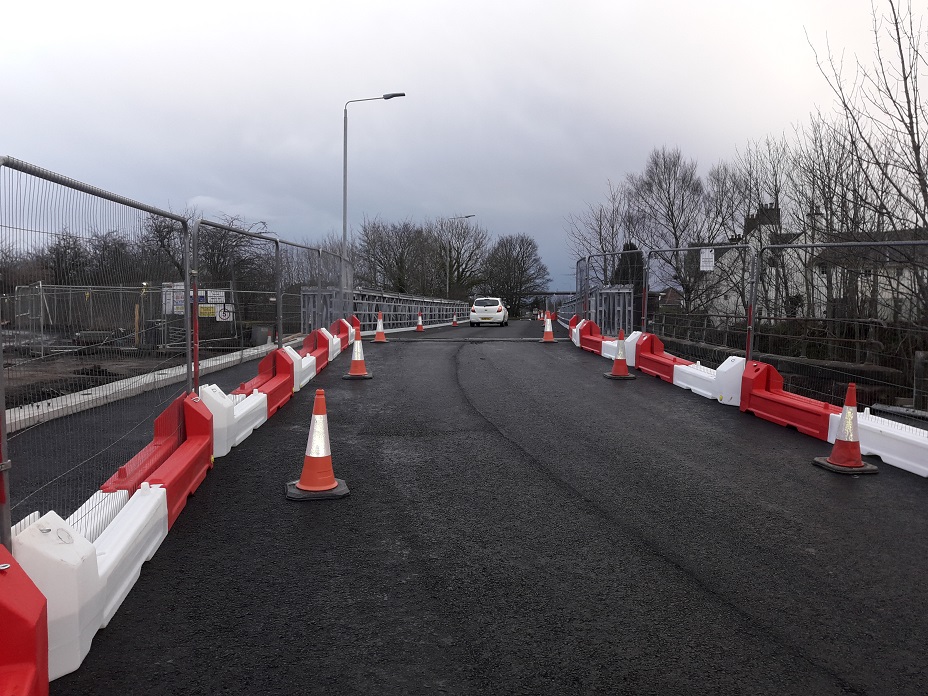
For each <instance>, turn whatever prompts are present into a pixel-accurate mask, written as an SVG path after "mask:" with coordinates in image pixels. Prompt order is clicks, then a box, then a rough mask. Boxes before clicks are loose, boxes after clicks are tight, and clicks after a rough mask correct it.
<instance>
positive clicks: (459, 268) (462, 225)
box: [425, 218, 490, 300]
mask: <svg viewBox="0 0 928 696" xmlns="http://www.w3.org/2000/svg"><path fill="white" fill-rule="evenodd" d="M425 229H426V230H427V231H428V232H429V233H431V234H432V235H433V236H434V238H435V249H436V251H437V254H438V257H437V259H436V260H437V265H438V268H439V269H440V273H439V277H440V278H441V279H442V280H443V281H444V284H442V285H441V287H440V292H439V294H440V295H442V296H444V295H445V294H446V291H447V295H448V296H449V297H453V298H455V299H459V300H462V299H467V297H468V296H469V295H470V293H471V291H472V290H473V289H474V287H476V285H477V284H478V283H479V282H480V277H481V272H482V269H483V264H484V260H485V258H486V254H487V251H488V247H489V238H490V234H489V232H487V230H486V229H484V228H483V227H481V226H480V225H479V224H477V223H474V222H472V221H471V220H469V219H463V218H455V219H452V218H439V219H438V220H435V221H431V222H427V223H426V225H425Z"/></svg>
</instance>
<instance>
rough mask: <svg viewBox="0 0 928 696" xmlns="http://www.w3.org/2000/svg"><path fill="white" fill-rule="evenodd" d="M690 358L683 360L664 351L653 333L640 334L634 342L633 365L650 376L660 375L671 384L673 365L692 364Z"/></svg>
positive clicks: (662, 345)
mask: <svg viewBox="0 0 928 696" xmlns="http://www.w3.org/2000/svg"><path fill="white" fill-rule="evenodd" d="M692 364H693V361H692V360H684V359H683V358H678V357H677V356H676V355H671V354H670V353H665V352H664V344H663V342H661V339H659V338H658V337H657V336H655V335H654V334H641V336H640V337H639V338H638V342H637V343H636V344H635V367H637V368H638V369H639V370H641V371H642V372H644V373H645V374H646V375H651V376H652V377H660V378H661V379H662V380H664V381H665V382H670V383H671V384H673V367H674V365H692Z"/></svg>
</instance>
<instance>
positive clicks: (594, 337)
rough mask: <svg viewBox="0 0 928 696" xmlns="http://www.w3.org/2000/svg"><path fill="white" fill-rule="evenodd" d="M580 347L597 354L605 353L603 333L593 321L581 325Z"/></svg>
mask: <svg viewBox="0 0 928 696" xmlns="http://www.w3.org/2000/svg"><path fill="white" fill-rule="evenodd" d="M580 347H581V348H583V350H587V351H589V352H591V353H596V355H602V354H603V335H602V333H601V332H600V330H599V327H598V326H597V325H596V324H595V323H593V322H592V321H588V322H586V323H584V324H583V326H581V327H580Z"/></svg>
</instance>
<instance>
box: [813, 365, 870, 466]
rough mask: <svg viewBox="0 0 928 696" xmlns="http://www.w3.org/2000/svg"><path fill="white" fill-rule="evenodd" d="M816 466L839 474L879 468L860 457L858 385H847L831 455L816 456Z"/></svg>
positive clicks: (852, 383)
mask: <svg viewBox="0 0 928 696" xmlns="http://www.w3.org/2000/svg"><path fill="white" fill-rule="evenodd" d="M812 463H813V464H815V465H816V466H820V467H822V468H823V469H828V470H829V471H834V472H836V473H839V474H876V473H879V469H878V468H877V467H875V466H874V465H873V464H868V463H867V462H865V461H864V460H863V459H861V458H860V439H859V438H858V436H857V385H856V384H855V383H854V382H851V383H850V384H848V385H847V396H845V397H844V408H842V409H841V424H840V425H839V426H838V436H837V437H836V438H835V445H834V447H832V448H831V456H830V457H816V458H815V459H813V460H812Z"/></svg>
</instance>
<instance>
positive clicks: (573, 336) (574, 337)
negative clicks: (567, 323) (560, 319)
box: [570, 319, 586, 348]
mask: <svg viewBox="0 0 928 696" xmlns="http://www.w3.org/2000/svg"><path fill="white" fill-rule="evenodd" d="M584 324H586V319H581V320H580V321H578V322H577V325H576V326H575V327H574V330H573V331H571V332H570V340H571V341H573V344H574V345H575V346H577V348H579V347H580V329H581V328H582V327H583V325H584Z"/></svg>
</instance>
